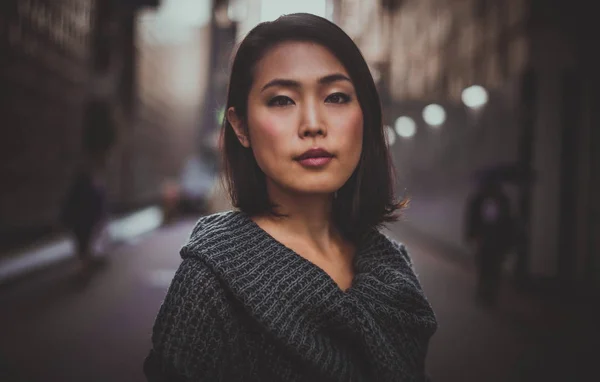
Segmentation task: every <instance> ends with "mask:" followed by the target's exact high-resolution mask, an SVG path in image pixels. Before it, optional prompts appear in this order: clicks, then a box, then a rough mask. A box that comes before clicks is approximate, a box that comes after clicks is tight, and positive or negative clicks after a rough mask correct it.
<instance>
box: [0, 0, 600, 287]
mask: <svg viewBox="0 0 600 382" xmlns="http://www.w3.org/2000/svg"><path fill="white" fill-rule="evenodd" d="M298 11H305V12H311V13H315V14H319V15H321V16H324V17H326V18H328V19H330V20H332V21H333V22H335V23H337V24H338V25H340V26H341V27H342V28H343V29H344V30H345V31H346V32H347V33H348V34H349V35H350V36H351V37H352V38H353V39H354V40H355V41H356V43H357V44H358V45H359V47H360V48H361V50H362V52H363V54H364V56H365V58H366V60H367V62H368V64H369V66H370V68H371V70H372V73H373V75H374V78H375V80H376V82H377V86H378V87H379V89H380V92H381V98H382V103H383V111H384V118H385V121H384V122H385V124H386V125H387V126H386V131H387V132H388V142H389V144H390V146H391V150H392V155H393V159H394V162H395V164H396V167H397V173H398V186H399V187H400V191H402V190H407V191H408V195H409V196H411V198H412V199H413V203H412V206H411V208H410V209H409V210H408V211H407V213H406V221H407V224H410V225H412V226H413V227H415V228H416V229H419V230H422V231H425V232H426V233H428V234H429V235H431V236H432V237H435V238H437V239H438V240H440V241H443V242H445V243H447V244H450V245H453V246H455V247H457V248H458V249H460V250H464V248H463V242H462V227H463V215H464V208H465V200H466V197H467V195H468V194H469V192H470V191H471V190H472V188H473V187H474V182H473V174H474V173H475V172H476V171H477V170H479V169H481V168H483V167H486V166H491V165H495V164H498V163H516V164H518V165H520V166H523V167H530V168H531V169H533V171H534V172H535V178H534V181H533V182H532V183H522V184H514V185H512V187H511V193H512V198H513V201H514V208H515V213H517V214H518V215H519V216H520V219H521V222H522V224H523V227H524V228H525V231H526V233H527V240H526V242H525V243H524V245H523V246H522V247H521V248H520V250H519V253H520V257H519V258H520V259H521V261H520V263H519V267H520V269H521V270H522V271H523V272H522V273H527V274H529V273H530V274H532V275H533V276H535V277H541V278H552V279H556V280H561V282H562V283H563V285H567V284H569V285H576V286H578V287H582V286H585V285H588V284H590V285H594V286H595V288H596V289H597V290H600V232H599V231H600V218H599V217H600V204H599V203H600V202H599V201H598V200H597V198H594V197H593V196H594V195H598V194H599V191H600V154H598V152H599V150H594V148H595V147H599V146H598V145H599V144H600V130H599V129H597V128H594V129H593V128H592V126H595V125H597V124H598V111H596V110H594V109H595V108H594V107H593V105H595V101H597V100H598V98H599V97H598V89H599V88H598V74H597V59H596V58H595V56H594V54H593V49H592V48H591V47H592V46H593V43H594V41H593V37H592V36H594V35H595V33H594V32H595V31H596V32H597V27H596V26H595V25H596V24H597V23H596V21H595V20H594V16H593V12H591V11H590V8H589V6H588V5H587V4H585V2H583V1H582V0H577V1H573V2H569V3H566V2H561V1H558V0H545V1H541V0H506V1H493V0H304V1H301V2H292V1H289V2H288V1H280V0H205V1H199V0H162V1H158V0H127V1H117V0H112V1H108V0H106V1H100V0H80V1H69V0H60V1H59V0H54V1H49V0H5V1H3V2H2V5H0V29H1V31H2V33H1V34H0V62H1V65H2V72H1V74H0V84H1V86H0V91H1V92H2V93H1V94H2V98H1V99H2V102H3V106H4V105H6V106H8V107H2V109H1V111H0V121H1V123H2V129H1V130H0V134H1V139H0V149H1V150H0V153H2V154H1V155H2V156H3V157H2V161H1V162H0V163H1V166H0V182H1V183H2V190H1V195H0V234H1V235H2V237H3V242H8V240H4V238H9V237H10V238H11V239H14V240H18V238H19V237H20V234H21V233H23V234H31V233H32V232H33V233H35V231H43V230H47V229H49V228H51V227H53V226H55V225H56V217H57V215H58V208H59V205H60V200H61V198H62V196H63V194H64V190H65V189H66V187H67V184H68V181H69V179H70V176H71V175H72V172H73V171H74V170H75V168H76V166H77V162H78V160H79V159H80V154H81V153H80V134H81V125H80V122H81V117H82V111H83V107H84V105H85V102H86V100H88V99H89V98H90V97H96V98H101V99H104V100H106V102H108V103H110V105H111V107H112V109H113V111H114V115H115V117H116V118H115V120H116V121H117V122H116V123H117V125H118V136H119V138H118V144H117V145H116V147H115V149H114V153H113V156H112V157H111V161H110V171H109V188H110V190H109V191H110V195H111V200H112V201H113V207H114V209H115V210H124V209H128V208H133V207H135V206H139V205H144V204H148V203H152V202H155V201H156V200H157V199H158V198H159V195H160V190H161V186H162V184H163V183H164V182H165V181H167V180H169V179H176V178H178V176H179V173H180V172H181V170H182V169H183V168H184V167H185V164H186V163H187V162H188V160H189V159H190V158H191V157H193V156H194V154H195V153H196V152H197V151H198V149H199V147H201V146H202V144H203V142H204V141H206V140H207V139H208V137H213V136H214V134H213V133H214V131H215V130H216V129H217V128H218V125H219V118H221V117H222V115H223V110H222V107H223V103H224V101H225V100H224V97H225V88H226V82H227V76H228V64H229V60H230V57H231V53H232V51H233V49H234V44H235V42H236V41H240V40H241V38H243V36H244V35H245V34H246V33H247V32H248V31H249V30H250V29H251V28H252V27H254V26H255V25H256V24H257V23H259V22H261V21H266V20H272V19H274V18H276V17H277V16H279V15H281V14H285V13H291V12H298ZM596 34H597V33H596ZM472 85H479V86H481V87H482V89H484V90H485V95H486V99H485V101H486V102H483V103H482V104H481V105H480V107H466V106H465V105H466V104H465V100H464V99H463V91H464V90H465V89H466V88H468V87H470V86H472ZM432 104H433V105H434V106H433V107H430V108H428V109H427V111H428V112H429V115H425V114H427V113H424V111H425V110H426V107H427V106H428V105H432ZM211 139H212V138H211ZM40 190H43V192H40ZM580 289H582V288H580Z"/></svg>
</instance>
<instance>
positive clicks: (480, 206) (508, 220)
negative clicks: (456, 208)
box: [465, 177, 515, 306]
mask: <svg viewBox="0 0 600 382" xmlns="http://www.w3.org/2000/svg"><path fill="white" fill-rule="evenodd" d="M466 212H467V213H466V227H465V236H466V240H467V242H468V244H469V246H470V247H471V248H472V250H473V252H474V254H475V264H476V267H477V273H478V278H477V293H476V300H477V302H478V303H480V304H482V305H486V306H491V305H494V304H495V303H496V301H497V299H498V293H499V288H500V285H501V273H502V265H503V262H504V260H505V258H506V255H507V254H508V252H509V251H510V249H511V248H512V246H513V244H514V243H513V242H514V231H515V229H514V227H513V224H514V221H513V218H512V216H511V207H510V199H509V197H508V195H507V194H506V192H505V191H504V189H503V186H502V183H501V182H500V181H499V180H498V179H496V178H494V177H486V178H485V179H483V181H482V182H481V183H480V184H479V186H478V189H477V190H476V191H475V192H474V193H473V194H472V195H471V196H470V197H469V199H468V201H467V211H466Z"/></svg>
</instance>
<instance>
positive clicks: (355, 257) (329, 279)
mask: <svg viewBox="0 0 600 382" xmlns="http://www.w3.org/2000/svg"><path fill="white" fill-rule="evenodd" d="M241 214H243V215H244V217H245V218H246V219H248V221H249V222H250V224H251V225H252V226H253V227H254V228H255V229H258V230H260V232H261V233H262V234H263V235H264V236H265V237H266V238H267V239H268V240H269V241H270V242H271V243H272V244H273V245H275V246H277V247H279V248H280V249H281V250H282V251H283V252H284V253H285V254H286V255H289V256H293V257H298V258H300V261H301V262H302V263H304V264H306V265H307V266H308V267H310V268H312V269H314V270H315V271H317V272H318V273H320V274H321V275H323V276H324V277H325V279H326V280H327V282H328V283H330V284H332V285H333V286H334V287H335V288H336V290H337V291H338V292H339V294H341V295H342V296H348V295H350V293H351V292H352V291H353V290H354V289H356V288H355V287H356V283H357V281H358V278H357V276H358V274H359V271H358V267H357V260H358V257H359V255H360V250H361V247H360V246H356V248H355V251H354V255H353V256H352V269H353V274H352V282H351V283H350V286H349V287H348V288H346V289H342V288H340V286H339V284H338V283H337V282H336V281H335V280H334V279H333V277H331V275H330V274H329V273H327V272H326V271H325V270H324V269H323V268H321V267H320V266H318V265H317V264H315V263H314V262H312V261H310V260H309V259H307V258H306V257H304V256H302V255H301V254H299V253H298V252H296V251H295V250H293V249H292V248H290V247H288V246H287V245H285V244H284V243H282V242H281V241H279V240H277V239H276V238H275V237H273V235H271V234H270V233H269V232H267V231H266V230H265V229H264V228H262V227H261V226H260V225H258V223H256V222H255V221H254V220H253V219H252V218H251V217H250V216H248V215H246V214H244V213H243V212H241Z"/></svg>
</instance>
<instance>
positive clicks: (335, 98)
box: [325, 93, 350, 103]
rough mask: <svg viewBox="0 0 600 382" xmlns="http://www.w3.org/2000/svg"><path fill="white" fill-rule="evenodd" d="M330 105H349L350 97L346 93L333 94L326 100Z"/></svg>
mask: <svg viewBox="0 0 600 382" xmlns="http://www.w3.org/2000/svg"><path fill="white" fill-rule="evenodd" d="M325 102H329V103H347V102H350V96H349V95H347V94H344V93H333V94H331V95H329V97H327V98H326V99H325Z"/></svg>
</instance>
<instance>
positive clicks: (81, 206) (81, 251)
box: [61, 100, 116, 270]
mask: <svg viewBox="0 0 600 382" xmlns="http://www.w3.org/2000/svg"><path fill="white" fill-rule="evenodd" d="M115 138H116V133H115V126H114V121H113V119H112V116H111V110H110V105H109V104H108V103H106V102H104V101H100V100H92V101H90V102H89V103H88V104H87V106H86V110H85V112H84V119H83V126H82V149H83V160H82V163H81V165H80V166H79V168H78V171H77V173H76V175H75V177H74V178H73V180H72V182H71V184H70V186H69V189H68V191H67V194H66V198H65V201H64V204H63V207H62V211H61V220H62V222H63V224H64V225H65V227H66V228H67V229H68V230H69V231H70V232H71V233H72V234H73V237H74V238H75V242H76V251H77V255H78V257H79V259H80V260H81V264H82V267H83V268H84V270H87V269H89V268H90V267H91V265H93V263H94V260H96V259H95V257H94V245H95V243H96V241H97V240H98V239H100V238H101V236H102V234H103V230H104V228H105V225H106V222H107V200H106V164H107V160H108V156H109V153H110V149H111V148H112V147H113V145H114V142H115Z"/></svg>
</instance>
